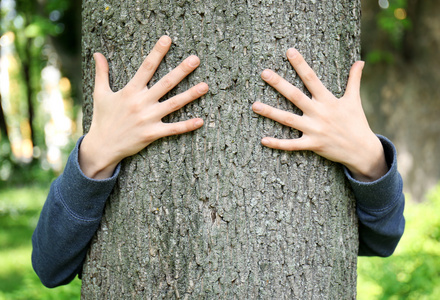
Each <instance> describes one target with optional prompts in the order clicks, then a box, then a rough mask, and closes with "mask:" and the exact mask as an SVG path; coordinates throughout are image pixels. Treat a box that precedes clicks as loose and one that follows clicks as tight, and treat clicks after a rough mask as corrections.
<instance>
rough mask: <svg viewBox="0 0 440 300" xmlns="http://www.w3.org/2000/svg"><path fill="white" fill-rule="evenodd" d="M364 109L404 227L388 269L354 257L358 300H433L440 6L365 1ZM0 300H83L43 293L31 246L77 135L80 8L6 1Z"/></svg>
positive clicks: (439, 204) (439, 198) (413, 0)
mask: <svg viewBox="0 0 440 300" xmlns="http://www.w3.org/2000/svg"><path fill="white" fill-rule="evenodd" d="M362 2H363V3H362V59H363V60H365V61H366V67H365V69H364V75H363V82H362V91H361V93H362V100H363V105H364V108H365V111H366V113H367V116H368V119H369V121H370V125H371V126H372V128H373V130H374V131H375V132H377V133H380V134H383V135H385V136H387V137H389V138H390V139H391V140H392V141H393V142H394V143H395V144H396V146H397V149H398V153H399V155H398V163H399V170H400V172H401V173H402V176H403V178H404V184H405V194H406V198H407V200H408V201H407V206H406V210H405V217H406V219H407V227H406V231H405V234H404V237H403V239H402V241H401V243H400V244H399V246H398V248H397V250H396V252H395V254H394V255H393V256H392V257H390V258H386V259H383V258H360V259H359V267H358V275H359V280H358V298H359V299H439V297H440V217H439V214H438V213H437V212H440V186H439V185H438V182H439V180H440V163H439V161H438V159H437V157H438V153H440V118H439V115H440V103H439V99H440V59H439V58H438V57H437V56H438V53H439V46H440V17H439V15H440V2H439V1H434V0H424V1H422V0H379V1H377V0H371V1H362ZM0 25H1V27H0V51H1V52H0V53H1V56H0V104H1V105H0V129H1V130H0V300H2V299H78V298H79V294H80V281H79V280H78V279H76V280H75V281H74V282H73V283H72V284H70V285H68V286H65V287H60V288H56V289H52V290H51V289H46V288H44V287H43V286H42V285H41V283H40V282H39V279H38V278H37V276H36V275H35V274H34V272H33V270H32V267H31V264H30V253H31V242H30V238H31V235H32V232H33V229H34V228H35V226H36V223H37V220H38V216H39V212H40V210H41V207H42V205H43V203H44V201H45V199H46V195H47V192H48V189H49V185H50V183H51V181H52V180H53V179H54V178H55V177H56V176H58V175H59V174H60V172H61V171H62V168H63V166H64V163H65V161H66V158H67V156H68V154H69V152H70V150H71V149H72V148H73V145H74V143H75V142H76V140H77V139H78V137H79V136H81V134H82V128H81V99H82V96H81V49H80V47H81V5H80V3H79V2H78V1H73V0H1V23H0Z"/></svg>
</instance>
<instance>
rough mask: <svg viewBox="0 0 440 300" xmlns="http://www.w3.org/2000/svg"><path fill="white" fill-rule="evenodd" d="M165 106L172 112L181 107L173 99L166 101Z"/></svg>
mask: <svg viewBox="0 0 440 300" xmlns="http://www.w3.org/2000/svg"><path fill="white" fill-rule="evenodd" d="M167 104H168V107H169V108H170V109H171V110H172V111H175V110H178V109H180V108H181V107H182V105H181V104H180V103H179V101H177V99H176V98H175V97H173V98H170V99H168V100H167Z"/></svg>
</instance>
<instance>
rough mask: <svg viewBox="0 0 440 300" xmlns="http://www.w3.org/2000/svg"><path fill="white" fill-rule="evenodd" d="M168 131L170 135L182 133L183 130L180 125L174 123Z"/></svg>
mask: <svg viewBox="0 0 440 300" xmlns="http://www.w3.org/2000/svg"><path fill="white" fill-rule="evenodd" d="M168 132H169V134H170V135H177V134H180V133H182V132H183V131H182V130H181V128H180V126H178V125H177V124H174V125H173V126H170V127H169V129H168Z"/></svg>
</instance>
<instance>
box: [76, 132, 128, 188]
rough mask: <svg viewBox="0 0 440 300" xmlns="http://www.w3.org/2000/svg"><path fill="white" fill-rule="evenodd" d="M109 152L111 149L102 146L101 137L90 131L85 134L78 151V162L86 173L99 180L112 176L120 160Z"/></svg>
mask: <svg viewBox="0 0 440 300" xmlns="http://www.w3.org/2000/svg"><path fill="white" fill-rule="evenodd" d="M108 153H109V149H108V148H107V147H105V146H102V143H100V142H99V139H96V138H94V137H93V136H91V135H90V133H88V134H87V135H86V136H84V138H83V140H82V142H81V144H80V145H79V151H78V162H79V166H80V168H81V171H82V172H83V173H84V175H86V176H87V177H89V178H91V179H98V180H99V179H107V178H110V177H111V176H112V175H113V173H114V171H115V169H116V166H117V165H118V163H119V162H120V161H119V160H117V159H116V158H112V157H111V156H109V155H108Z"/></svg>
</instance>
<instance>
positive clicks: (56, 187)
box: [32, 138, 120, 287]
mask: <svg viewBox="0 0 440 300" xmlns="http://www.w3.org/2000/svg"><path fill="white" fill-rule="evenodd" d="M81 141H82V138H81V139H79V140H78V143H77V144H76V147H75V148H74V150H73V151H72V153H71V154H70V156H69V159H68V161H67V164H66V167H65V169H64V172H63V174H62V175H60V177H58V178H57V179H56V180H55V181H54V182H53V183H52V185H51V187H50V191H49V195H48V197H47V199H46V202H45V204H44V206H43V209H42V211H41V214H40V219H39V221H38V224H37V227H36V229H35V231H34V234H33V235H32V266H33V268H34V270H35V272H36V273H37V275H38V277H39V278H40V280H41V282H42V283H43V284H44V285H45V286H46V287H56V286H59V285H63V284H67V283H69V282H70V281H72V280H73V279H74V278H75V276H76V275H77V274H80V273H81V270H82V265H83V262H84V259H85V257H86V254H87V250H88V247H89V243H90V241H91V239H92V238H93V236H94V234H95V232H96V230H97V229H98V226H99V223H100V221H101V218H102V215H103V211H104V206H105V202H106V200H107V198H108V196H109V195H110V193H111V191H112V189H113V187H114V185H115V183H116V179H117V176H118V174H119V170H120V166H119V165H118V167H117V168H116V170H115V172H114V174H113V176H112V177H111V178H108V179H105V180H93V179H90V178H88V177H87V176H85V175H84V174H83V173H82V171H81V169H80V166H79V162H78V150H79V147H80V144H81Z"/></svg>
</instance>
